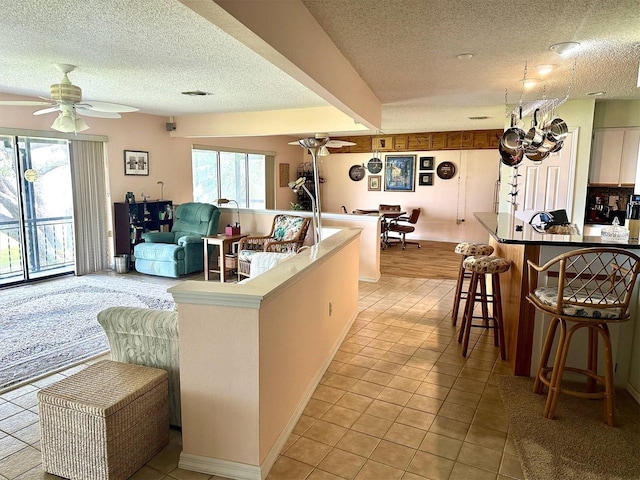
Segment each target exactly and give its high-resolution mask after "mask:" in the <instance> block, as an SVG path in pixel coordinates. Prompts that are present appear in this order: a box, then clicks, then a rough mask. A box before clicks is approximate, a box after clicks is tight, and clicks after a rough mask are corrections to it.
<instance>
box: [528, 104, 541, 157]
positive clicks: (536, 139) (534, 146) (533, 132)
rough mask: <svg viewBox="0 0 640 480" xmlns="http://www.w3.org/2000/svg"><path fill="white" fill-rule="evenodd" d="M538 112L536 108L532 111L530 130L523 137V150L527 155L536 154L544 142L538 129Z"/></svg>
mask: <svg viewBox="0 0 640 480" xmlns="http://www.w3.org/2000/svg"><path fill="white" fill-rule="evenodd" d="M538 110H539V109H537V108H536V109H535V110H534V112H533V120H532V121H531V128H530V129H529V131H528V132H527V134H526V135H525V137H524V148H525V151H526V153H527V154H534V153H536V152H537V151H538V148H540V147H541V146H542V143H543V142H544V132H543V131H542V130H541V129H540V128H538ZM527 156H528V155H527Z"/></svg>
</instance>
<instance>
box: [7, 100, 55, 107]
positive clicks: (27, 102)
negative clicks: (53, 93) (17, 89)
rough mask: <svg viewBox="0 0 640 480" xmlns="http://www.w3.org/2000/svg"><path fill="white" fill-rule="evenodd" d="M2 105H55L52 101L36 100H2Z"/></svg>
mask: <svg viewBox="0 0 640 480" xmlns="http://www.w3.org/2000/svg"><path fill="white" fill-rule="evenodd" d="M0 105H7V106H10V105H13V106H26V107H38V106H42V105H54V103H52V102H36V101H33V100H0Z"/></svg>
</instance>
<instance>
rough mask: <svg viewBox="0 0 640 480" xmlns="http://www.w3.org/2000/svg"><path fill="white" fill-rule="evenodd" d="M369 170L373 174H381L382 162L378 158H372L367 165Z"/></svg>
mask: <svg viewBox="0 0 640 480" xmlns="http://www.w3.org/2000/svg"><path fill="white" fill-rule="evenodd" d="M367 170H369V173H373V174H376V173H380V172H381V171H382V160H380V159H379V158H378V157H373V158H371V159H370V160H369V162H368V163H367Z"/></svg>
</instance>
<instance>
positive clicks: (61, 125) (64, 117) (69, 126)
mask: <svg viewBox="0 0 640 480" xmlns="http://www.w3.org/2000/svg"><path fill="white" fill-rule="evenodd" d="M51 128H53V129H54V130H57V131H58V132H63V133H78V132H83V131H85V130H87V129H88V128H89V125H87V124H86V122H85V121H84V120H83V119H82V118H80V117H79V116H77V115H75V113H74V112H72V111H68V110H64V111H62V112H60V114H59V115H58V116H57V117H56V119H55V120H54V121H53V123H52V124H51Z"/></svg>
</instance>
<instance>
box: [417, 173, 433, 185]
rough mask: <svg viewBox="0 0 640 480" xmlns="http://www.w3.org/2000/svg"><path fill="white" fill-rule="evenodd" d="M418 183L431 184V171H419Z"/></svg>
mask: <svg viewBox="0 0 640 480" xmlns="http://www.w3.org/2000/svg"><path fill="white" fill-rule="evenodd" d="M418 185H433V172H427V173H423V172H420V174H419V175H418Z"/></svg>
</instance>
